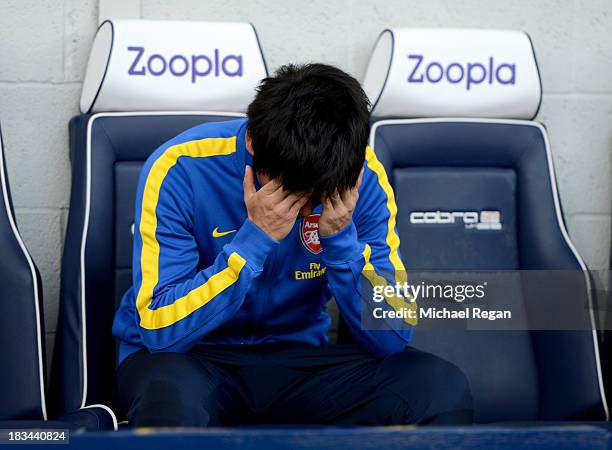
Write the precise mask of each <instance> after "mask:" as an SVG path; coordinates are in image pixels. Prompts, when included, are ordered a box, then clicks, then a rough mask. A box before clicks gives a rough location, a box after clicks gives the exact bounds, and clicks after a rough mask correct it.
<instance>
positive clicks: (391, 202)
mask: <svg viewBox="0 0 612 450" xmlns="http://www.w3.org/2000/svg"><path fill="white" fill-rule="evenodd" d="M366 161H367V163H368V167H369V168H370V169H371V170H372V171H373V172H374V173H375V174H376V177H377V178H378V184H379V185H380V187H381V188H382V190H383V191H384V193H385V195H386V196H387V209H388V210H389V219H388V220H387V239H386V242H387V246H388V247H389V260H390V261H391V264H392V265H393V268H394V269H395V279H396V280H397V281H399V282H400V283H405V282H407V276H406V269H405V267H404V264H403V263H402V260H401V259H400V257H399V253H398V249H399V245H400V240H399V236H398V235H397V233H396V232H395V216H396V214H397V206H396V205H395V195H394V194H393V189H392V188H391V185H390V184H389V179H388V178H387V173H386V172H385V168H384V166H383V165H382V164H381V162H380V161H379V160H378V158H376V154H375V153H374V150H372V148H371V147H370V146H368V147H367V148H366Z"/></svg>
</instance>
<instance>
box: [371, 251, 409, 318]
mask: <svg viewBox="0 0 612 450" xmlns="http://www.w3.org/2000/svg"><path fill="white" fill-rule="evenodd" d="M371 254H372V249H371V248H370V246H369V245H368V244H366V246H365V249H364V250H363V259H364V260H365V264H364V266H363V270H362V274H363V276H364V277H365V278H366V279H367V280H368V281H369V282H370V284H372V286H373V287H375V286H386V285H387V284H388V283H387V280H385V279H384V278H383V277H381V276H380V275H378V274H377V273H376V270H375V269H374V266H373V265H372V263H371V262H370V256H371ZM382 293H383V295H384V297H385V301H386V302H387V303H388V304H389V306H391V307H392V308H393V309H394V310H395V311H397V312H401V311H402V310H403V309H409V310H413V311H415V314H414V318H411V317H407V314H406V315H403V317H404V321H405V322H406V323H407V324H409V325H412V326H414V325H416V324H417V323H418V318H417V315H416V311H417V304H416V302H413V301H408V302H406V299H404V297H400V296H398V295H393V296H388V295H386V294H385V293H384V289H383V290H382Z"/></svg>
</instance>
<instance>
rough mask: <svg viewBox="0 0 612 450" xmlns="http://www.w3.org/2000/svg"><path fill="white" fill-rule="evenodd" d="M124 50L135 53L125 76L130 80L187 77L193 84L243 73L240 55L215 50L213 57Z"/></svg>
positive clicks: (139, 48)
mask: <svg viewBox="0 0 612 450" xmlns="http://www.w3.org/2000/svg"><path fill="white" fill-rule="evenodd" d="M127 50H128V51H129V52H134V59H133V61H132V64H131V65H130V68H129V69H128V75H131V76H146V75H148V74H150V75H153V76H155V77H160V76H162V75H170V76H174V77H184V76H186V75H188V76H189V78H190V79H191V82H192V83H195V82H196V81H197V80H198V78H204V77H208V76H214V77H219V76H221V75H225V76H227V77H241V76H242V73H243V64H242V55H232V54H230V55H225V56H222V55H221V53H220V51H219V49H218V48H215V50H214V52H213V55H212V56H208V55H202V54H199V55H187V56H184V55H181V54H176V55H172V56H164V55H160V54H158V53H154V54H151V55H149V54H147V52H146V49H145V48H144V47H135V46H130V47H128V48H127Z"/></svg>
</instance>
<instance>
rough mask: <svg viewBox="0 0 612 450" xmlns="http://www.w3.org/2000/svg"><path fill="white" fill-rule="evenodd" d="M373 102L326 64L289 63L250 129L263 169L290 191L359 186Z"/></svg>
mask: <svg viewBox="0 0 612 450" xmlns="http://www.w3.org/2000/svg"><path fill="white" fill-rule="evenodd" d="M369 106H370V105H369V101H368V98H367V96H366V94H365V93H364V91H363V89H362V88H361V85H360V84H359V82H358V81H357V80H356V79H355V78H353V77H351V76H350V75H349V74H347V73H345V72H343V71H342V70H340V69H338V68H336V67H333V66H329V65H326V64H305V65H299V66H298V65H293V64H288V65H285V66H282V67H280V68H279V69H278V70H277V71H276V73H275V74H274V75H273V76H271V77H267V78H265V79H264V80H263V81H262V82H261V84H260V85H259V87H258V89H257V94H256V96H255V99H254V100H253V102H252V103H251V104H250V105H249V108H248V111H247V115H248V118H249V122H248V126H247V130H248V133H249V137H250V139H251V145H252V150H253V152H254V156H253V164H254V168H255V170H256V171H257V172H258V173H262V174H265V175H266V176H268V177H270V178H272V179H275V178H279V179H280V180H281V182H282V185H283V187H284V188H285V189H286V190H288V191H290V192H300V191H307V190H312V191H313V197H314V198H316V199H320V198H321V196H325V197H326V196H330V195H332V194H333V193H334V191H335V190H336V189H337V190H338V191H340V192H342V191H344V190H346V189H349V188H351V187H353V186H354V185H355V183H356V181H357V178H358V176H359V172H360V170H361V167H362V166H363V162H364V158H365V149H366V145H367V142H368V133H369V120H370V112H369Z"/></svg>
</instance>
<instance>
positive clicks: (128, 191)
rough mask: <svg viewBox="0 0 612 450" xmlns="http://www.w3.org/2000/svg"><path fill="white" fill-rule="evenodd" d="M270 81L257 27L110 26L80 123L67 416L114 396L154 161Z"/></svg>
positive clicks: (76, 126) (56, 366)
mask: <svg viewBox="0 0 612 450" xmlns="http://www.w3.org/2000/svg"><path fill="white" fill-rule="evenodd" d="M136 44H137V45H138V46H136ZM266 75H267V69H266V66H265V62H264V59H263V55H262V52H261V49H260V45H259V41H258V38H257V35H256V32H255V29H254V28H253V27H252V26H251V25H250V24H241V23H202V22H171V21H164V22H156V21H112V22H111V21H107V22H105V23H103V24H102V25H101V26H100V28H99V30H98V32H97V35H96V38H95V40H94V43H93V47H92V50H91V55H90V59H89V63H88V69H87V73H86V77H85V81H84V85H83V92H82V96H81V111H82V114H81V115H79V116H77V117H74V118H73V119H72V120H71V122H70V126H69V129H70V159H71V164H72V188H71V196H70V215H69V219H68V226H67V231H66V240H65V246H64V254H63V259H62V275H61V292H60V313H59V323H58V330H57V342H56V347H55V354H54V361H53V368H52V383H51V386H52V391H53V394H54V396H55V397H54V399H53V404H54V406H55V407H56V408H57V409H58V411H67V410H70V409H73V408H77V407H79V406H80V405H82V404H87V403H91V402H103V401H104V402H110V400H111V397H112V386H113V379H114V371H115V366H116V356H117V355H116V342H115V340H114V338H113V337H112V335H111V326H112V321H113V317H114V313H115V309H116V307H117V306H118V304H119V301H120V299H121V296H122V295H123V293H124V292H125V291H126V290H127V289H128V288H129V287H130V286H131V283H132V278H131V267H132V238H133V217H134V202H135V196H136V186H137V181H138V176H139V173H140V170H141V167H142V165H143V163H144V162H145V160H146V159H147V157H148V156H149V155H150V154H151V153H152V152H153V151H154V150H155V149H156V148H157V147H158V146H160V145H161V144H163V143H164V142H166V141H167V140H169V139H171V138H173V137H174V136H176V135H178V134H180V133H181V132H183V131H185V130H186V129H188V128H191V127H193V126H195V125H197V124H201V123H204V122H209V121H220V120H229V119H234V118H236V117H240V116H243V115H244V114H243V112H244V111H245V109H246V106H247V105H248V103H249V102H250V100H251V98H252V97H253V95H254V94H255V87H256V86H257V84H258V83H259V81H260V80H261V79H262V78H264V77H265V76H266ZM194 111H195V112H194ZM201 111H222V112H201Z"/></svg>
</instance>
